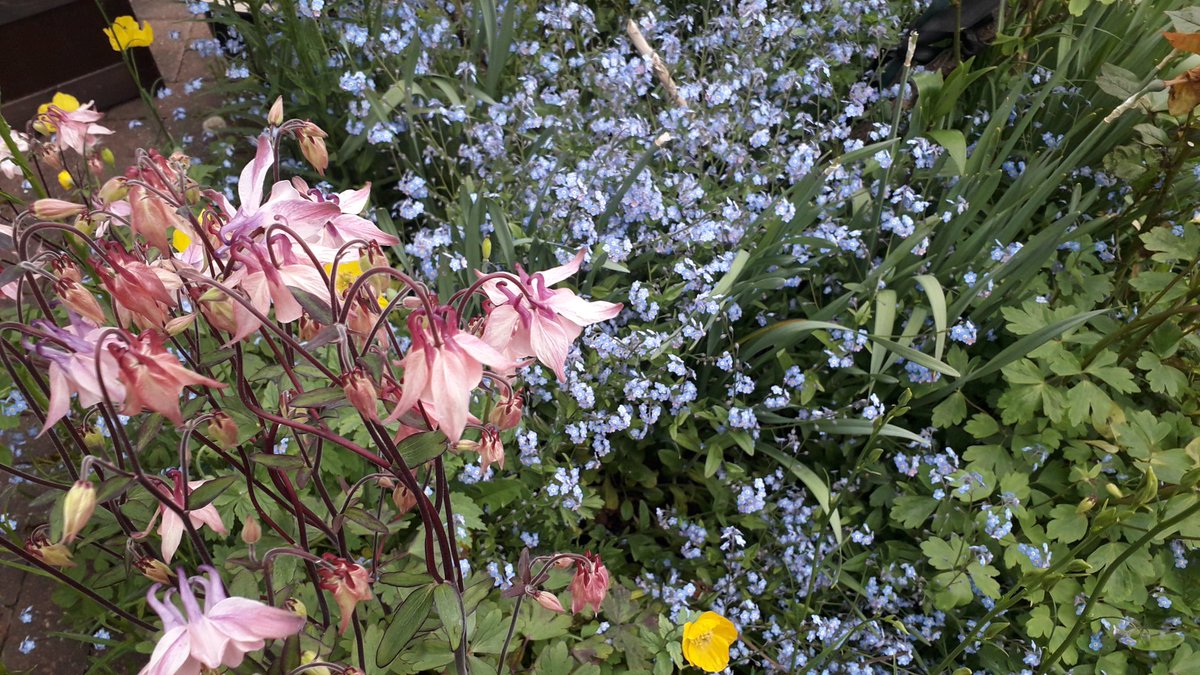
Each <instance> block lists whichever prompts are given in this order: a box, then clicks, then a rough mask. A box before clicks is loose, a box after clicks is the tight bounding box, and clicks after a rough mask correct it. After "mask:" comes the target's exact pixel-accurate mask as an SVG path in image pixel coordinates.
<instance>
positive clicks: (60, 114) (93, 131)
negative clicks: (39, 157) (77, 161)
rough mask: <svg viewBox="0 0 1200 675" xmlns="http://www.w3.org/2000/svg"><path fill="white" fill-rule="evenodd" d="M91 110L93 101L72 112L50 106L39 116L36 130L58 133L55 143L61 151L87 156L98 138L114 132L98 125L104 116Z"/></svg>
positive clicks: (35, 125) (35, 126)
mask: <svg viewBox="0 0 1200 675" xmlns="http://www.w3.org/2000/svg"><path fill="white" fill-rule="evenodd" d="M91 108H92V102H91V101H88V102H87V103H86V104H84V105H81V106H79V107H78V108H76V109H75V110H70V111H67V110H63V109H62V108H59V107H58V106H57V105H50V106H49V107H48V108H47V109H46V112H44V113H39V114H38V117H37V122H36V123H35V124H34V128H35V129H38V130H40V131H43V132H44V133H54V132H55V131H57V132H58V135H57V137H56V139H55V143H56V144H57V145H58V147H59V149H60V150H65V149H67V148H70V149H72V150H74V151H75V152H77V153H79V154H81V155H83V154H86V150H87V148H88V146H90V145H95V144H96V137H97V136H105V135H108V134H111V133H112V132H113V131H112V129H109V128H108V127H104V126H100V125H99V124H96V122H99V121H100V119H101V118H102V117H104V115H103V114H101V113H98V112H96V111H95V110H92V109H91Z"/></svg>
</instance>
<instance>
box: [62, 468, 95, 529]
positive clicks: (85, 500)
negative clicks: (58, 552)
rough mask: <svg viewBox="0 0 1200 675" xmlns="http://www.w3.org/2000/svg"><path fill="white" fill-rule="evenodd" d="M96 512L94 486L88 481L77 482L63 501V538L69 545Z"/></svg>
mask: <svg viewBox="0 0 1200 675" xmlns="http://www.w3.org/2000/svg"><path fill="white" fill-rule="evenodd" d="M95 512H96V486H94V485H92V481H90V480H77V481H75V484H74V485H72V486H71V489H70V490H67V496H66V497H65V498H64V499H63V538H62V543H64V544H69V543H71V542H72V541H74V540H75V537H76V535H78V534H79V532H80V530H82V529H83V526H84V525H87V522H88V520H90V519H91V517H92V514H93V513H95Z"/></svg>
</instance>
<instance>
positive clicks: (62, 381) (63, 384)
mask: <svg viewBox="0 0 1200 675" xmlns="http://www.w3.org/2000/svg"><path fill="white" fill-rule="evenodd" d="M70 410H71V384H70V382H68V381H67V375H66V373H64V372H63V369H62V368H61V367H60V366H59V365H58V364H57V363H54V362H53V361H51V362H50V402H49V404H48V405H47V406H46V423H45V424H43V425H42V431H41V433H43V434H44V433H46V430H47V429H49V428H50V427H52V426H54V423H55V422H57V421H59V420H60V419H62V418H63V417H65V416H66V414H67V413H68V412H69V411H70Z"/></svg>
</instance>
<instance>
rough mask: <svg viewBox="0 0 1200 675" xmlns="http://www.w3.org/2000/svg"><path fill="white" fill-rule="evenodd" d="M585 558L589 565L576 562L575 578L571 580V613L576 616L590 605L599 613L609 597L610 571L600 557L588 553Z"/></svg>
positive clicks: (584, 555)
mask: <svg viewBox="0 0 1200 675" xmlns="http://www.w3.org/2000/svg"><path fill="white" fill-rule="evenodd" d="M583 557H584V558H586V559H587V563H585V562H583V561H582V560H580V561H576V563H575V578H574V579H572V580H571V612H572V613H574V614H578V613H580V612H581V611H583V608H584V607H587V606H588V605H591V607H592V611H593V612H599V611H600V604H601V603H603V602H604V598H605V596H607V595H608V583H609V580H608V570H607V569H606V568H605V567H604V563H603V562H601V561H600V556H599V555H592V552H591V551H587V552H586V553H584V554H583Z"/></svg>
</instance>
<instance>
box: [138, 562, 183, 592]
mask: <svg viewBox="0 0 1200 675" xmlns="http://www.w3.org/2000/svg"><path fill="white" fill-rule="evenodd" d="M133 566H134V567H136V568H138V571H140V572H141V573H142V575H143V576H145V577H146V578H147V579H149V580H151V581H153V582H154V583H157V584H163V585H167V586H169V585H171V584H174V583H175V573H174V572H172V571H171V568H170V567H167V566H166V565H165V564H164V563H163V561H161V560H159V559H158V558H152V557H150V556H142V557H141V558H138V559H137V561H136V562H134V563H133Z"/></svg>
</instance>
